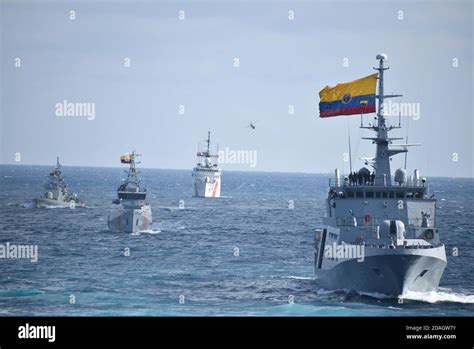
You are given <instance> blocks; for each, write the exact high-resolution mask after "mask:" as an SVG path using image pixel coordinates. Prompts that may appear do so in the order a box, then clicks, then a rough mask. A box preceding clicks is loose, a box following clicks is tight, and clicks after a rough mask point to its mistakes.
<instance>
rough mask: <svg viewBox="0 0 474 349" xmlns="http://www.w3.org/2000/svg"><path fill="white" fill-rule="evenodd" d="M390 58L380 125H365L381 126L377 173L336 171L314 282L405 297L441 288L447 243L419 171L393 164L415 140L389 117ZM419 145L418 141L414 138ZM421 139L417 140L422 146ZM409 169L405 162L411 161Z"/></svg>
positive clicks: (318, 238)
mask: <svg viewBox="0 0 474 349" xmlns="http://www.w3.org/2000/svg"><path fill="white" fill-rule="evenodd" d="M386 59H387V56H386V55H384V54H380V55H377V60H378V61H379V65H378V67H376V68H374V69H375V70H377V71H378V95H376V96H375V97H376V99H378V108H377V113H376V118H375V119H376V121H375V122H374V124H373V125H372V124H368V125H367V126H365V125H364V124H363V121H362V116H361V128H365V129H369V130H371V131H374V132H375V136H374V137H372V138H363V139H368V140H371V141H372V142H373V144H375V145H376V152H375V157H374V158H366V159H365V161H366V162H365V165H366V166H367V165H371V166H372V167H373V172H372V173H371V172H370V171H369V169H368V168H366V167H363V168H362V169H361V170H359V171H358V172H352V169H351V174H350V175H349V176H343V177H342V178H341V175H340V172H339V170H336V171H335V179H334V181H332V180H330V181H329V192H328V197H327V200H326V211H327V215H326V217H325V218H323V227H322V229H317V230H316V231H315V236H314V238H315V240H314V241H315V252H314V268H315V276H316V282H317V283H318V284H319V285H321V286H322V287H323V288H326V289H343V290H352V291H356V292H360V293H379V294H386V295H390V296H395V297H403V295H404V294H405V293H406V292H408V291H413V292H429V291H435V290H436V289H437V287H438V284H439V282H440V279H441V277H442V275H443V272H444V270H445V268H446V264H447V262H446V253H445V246H444V244H443V243H442V242H441V240H440V235H439V230H438V228H437V227H436V216H435V215H436V200H435V198H434V195H430V194H429V192H428V183H427V180H426V178H420V174H419V171H418V170H414V172H413V175H410V176H409V175H408V174H407V171H406V169H405V168H399V169H397V170H396V171H395V174H394V181H392V175H391V170H390V160H391V157H392V156H393V155H396V154H399V153H405V156H406V152H407V151H408V149H407V148H408V146H410V144H393V143H392V141H394V140H400V139H403V138H391V137H389V132H390V131H391V130H392V129H394V128H400V127H401V123H400V119H399V121H398V125H395V126H393V125H389V123H388V120H387V119H386V117H385V116H384V115H385V114H384V111H383V106H384V104H383V103H384V98H390V97H400V95H384V86H383V84H384V71H385V70H387V69H388V67H385V66H384V61H385V60H386ZM411 145H415V144H411ZM416 145H418V144H416ZM405 167H406V161H405Z"/></svg>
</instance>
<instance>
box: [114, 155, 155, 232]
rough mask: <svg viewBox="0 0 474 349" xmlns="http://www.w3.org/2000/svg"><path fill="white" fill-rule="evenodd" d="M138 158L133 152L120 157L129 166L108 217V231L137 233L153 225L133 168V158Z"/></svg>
mask: <svg viewBox="0 0 474 349" xmlns="http://www.w3.org/2000/svg"><path fill="white" fill-rule="evenodd" d="M138 156H140V155H139V154H136V153H135V151H133V152H132V153H130V154H125V155H122V156H121V157H120V162H121V163H126V164H129V165H130V168H129V170H128V171H126V173H127V178H125V180H124V182H123V183H122V184H121V185H120V186H119V187H118V189H117V199H115V200H113V201H112V203H113V204H114V208H113V210H112V212H111V213H110V215H109V218H108V225H109V229H111V230H113V231H120V232H125V233H137V232H139V231H143V230H148V229H151V226H152V224H153V218H152V212H151V207H150V205H149V204H148V203H147V202H146V201H145V200H146V195H147V192H146V189H145V188H143V187H142V186H141V180H140V177H139V172H138V171H137V169H136V168H135V165H136V162H135V158H136V157H138Z"/></svg>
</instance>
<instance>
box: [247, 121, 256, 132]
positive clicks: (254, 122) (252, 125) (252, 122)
mask: <svg viewBox="0 0 474 349" xmlns="http://www.w3.org/2000/svg"><path fill="white" fill-rule="evenodd" d="M256 123H257V122H256V121H250V122H249V124H248V125H247V127H249V128H251V129H252V130H255V128H256V127H255V124H256Z"/></svg>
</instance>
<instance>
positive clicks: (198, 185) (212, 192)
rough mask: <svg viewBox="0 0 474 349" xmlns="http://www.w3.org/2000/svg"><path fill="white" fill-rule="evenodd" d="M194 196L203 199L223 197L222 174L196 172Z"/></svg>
mask: <svg viewBox="0 0 474 349" xmlns="http://www.w3.org/2000/svg"><path fill="white" fill-rule="evenodd" d="M193 177H194V183H193V186H194V196H195V197H202V198H218V197H220V196H221V173H220V171H216V172H204V173H201V172H194V173H193Z"/></svg>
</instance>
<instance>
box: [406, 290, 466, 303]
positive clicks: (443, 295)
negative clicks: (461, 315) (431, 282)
mask: <svg viewBox="0 0 474 349" xmlns="http://www.w3.org/2000/svg"><path fill="white" fill-rule="evenodd" d="M400 298H403V299H410V300H415V301H421V302H427V303H442V302H450V303H463V304H474V295H469V294H464V293H457V292H451V291H450V290H447V289H446V290H438V291H432V292H412V291H407V292H405V293H404V294H403V295H401V297H400Z"/></svg>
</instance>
